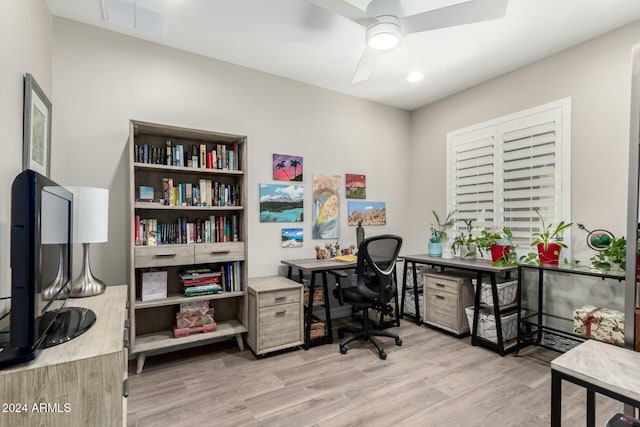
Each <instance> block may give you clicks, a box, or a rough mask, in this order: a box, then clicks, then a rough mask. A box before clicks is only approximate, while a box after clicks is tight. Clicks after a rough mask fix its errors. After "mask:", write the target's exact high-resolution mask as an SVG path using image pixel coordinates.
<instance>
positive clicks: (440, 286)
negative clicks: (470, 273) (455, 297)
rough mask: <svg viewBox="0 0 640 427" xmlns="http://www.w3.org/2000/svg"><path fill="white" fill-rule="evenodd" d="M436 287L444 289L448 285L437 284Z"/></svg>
mask: <svg viewBox="0 0 640 427" xmlns="http://www.w3.org/2000/svg"><path fill="white" fill-rule="evenodd" d="M436 286H437V287H439V288H444V287H445V286H446V285H445V284H444V283H436Z"/></svg>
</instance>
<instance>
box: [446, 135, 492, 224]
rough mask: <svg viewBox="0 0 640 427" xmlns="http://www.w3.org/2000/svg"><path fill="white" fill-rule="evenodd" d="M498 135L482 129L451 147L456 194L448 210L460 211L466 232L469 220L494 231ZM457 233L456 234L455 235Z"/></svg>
mask: <svg viewBox="0 0 640 427" xmlns="http://www.w3.org/2000/svg"><path fill="white" fill-rule="evenodd" d="M495 146H496V137H495V133H494V132H493V131H491V130H487V129H480V130H479V131H476V132H472V133H470V134H464V135H461V136H460V137H459V138H455V139H454V141H452V144H451V145H450V150H451V155H452V156H453V157H454V158H455V161H454V162H453V163H450V170H449V173H448V176H449V179H450V184H449V188H450V189H452V191H453V198H452V199H451V201H452V204H451V206H450V208H449V209H448V210H447V211H450V210H453V209H456V210H457V213H456V218H457V219H458V220H459V221H458V223H457V226H458V227H457V228H458V229H463V228H462V227H464V224H463V223H462V221H463V220H465V219H471V220H473V222H474V224H475V225H476V226H478V227H486V228H491V227H492V226H493V221H494V216H495V185H496V177H495V169H496V167H495V162H496V158H495ZM454 234H455V233H454Z"/></svg>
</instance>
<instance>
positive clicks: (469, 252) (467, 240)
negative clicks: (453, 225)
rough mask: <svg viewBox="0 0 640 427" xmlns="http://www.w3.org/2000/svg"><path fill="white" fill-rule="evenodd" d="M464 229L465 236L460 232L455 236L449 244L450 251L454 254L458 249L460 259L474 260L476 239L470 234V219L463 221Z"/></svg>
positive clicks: (471, 226) (471, 225) (471, 222)
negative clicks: (465, 230)
mask: <svg viewBox="0 0 640 427" xmlns="http://www.w3.org/2000/svg"><path fill="white" fill-rule="evenodd" d="M464 224H465V228H466V229H467V232H466V234H465V232H464V231H461V232H460V234H458V235H457V236H456V238H455V239H454V240H453V243H452V244H451V249H453V253H454V254H456V253H457V252H458V249H460V258H464V259H475V258H476V251H477V247H476V243H475V241H476V237H475V236H474V235H473V234H471V230H472V229H473V221H472V220H470V219H467V220H464Z"/></svg>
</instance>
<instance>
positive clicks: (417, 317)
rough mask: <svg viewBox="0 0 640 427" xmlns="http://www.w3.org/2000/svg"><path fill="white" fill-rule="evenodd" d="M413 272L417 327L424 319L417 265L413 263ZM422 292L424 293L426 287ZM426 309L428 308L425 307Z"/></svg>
mask: <svg viewBox="0 0 640 427" xmlns="http://www.w3.org/2000/svg"><path fill="white" fill-rule="evenodd" d="M411 266H412V271H413V299H414V301H413V302H414V303H415V305H416V325H418V326H420V325H422V319H421V318H420V297H419V296H418V273H417V271H416V263H415V262H412V263H411ZM422 286H423V289H422V291H423V292H424V285H422ZM425 309H426V307H425Z"/></svg>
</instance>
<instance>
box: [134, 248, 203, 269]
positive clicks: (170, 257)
mask: <svg viewBox="0 0 640 427" xmlns="http://www.w3.org/2000/svg"><path fill="white" fill-rule="evenodd" d="M134 257H135V261H134V262H135V266H136V268H141V267H165V266H168V265H185V264H193V246H192V245H163V246H136V247H135V248H134Z"/></svg>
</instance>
